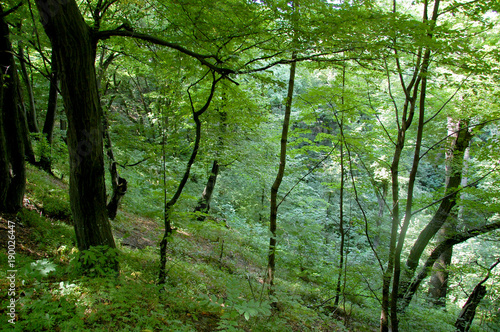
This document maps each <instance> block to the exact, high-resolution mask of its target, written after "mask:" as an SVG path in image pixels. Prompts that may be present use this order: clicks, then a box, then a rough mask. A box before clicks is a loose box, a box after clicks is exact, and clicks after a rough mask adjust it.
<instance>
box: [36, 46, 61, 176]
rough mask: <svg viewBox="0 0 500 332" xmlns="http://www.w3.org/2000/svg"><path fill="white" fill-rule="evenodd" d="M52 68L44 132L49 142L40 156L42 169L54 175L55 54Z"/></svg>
mask: <svg viewBox="0 0 500 332" xmlns="http://www.w3.org/2000/svg"><path fill="white" fill-rule="evenodd" d="M51 66H52V68H51V73H50V86H49V100H48V103H47V115H46V116H45V122H44V124H43V130H42V133H43V136H44V137H45V139H46V141H47V147H46V149H43V150H42V155H41V156H40V161H39V165H40V167H41V168H42V169H43V170H45V171H46V172H47V173H50V174H52V141H53V136H54V135H53V132H54V123H55V120H56V112H57V61H56V58H55V56H54V53H52V61H51Z"/></svg>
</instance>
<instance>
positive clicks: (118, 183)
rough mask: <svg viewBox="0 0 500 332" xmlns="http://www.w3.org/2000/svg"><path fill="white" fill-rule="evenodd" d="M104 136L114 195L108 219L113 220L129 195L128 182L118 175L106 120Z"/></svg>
mask: <svg viewBox="0 0 500 332" xmlns="http://www.w3.org/2000/svg"><path fill="white" fill-rule="evenodd" d="M104 136H105V140H106V141H105V146H106V153H107V155H108V158H109V174H110V176H111V186H112V190H113V194H112V195H111V199H110V201H109V203H108V205H107V206H106V208H107V210H108V217H109V218H110V219H111V220H114V219H115V218H116V213H117V211H118V206H119V205H120V201H121V200H122V198H123V196H125V194H126V193H127V180H125V179H124V178H122V177H120V175H119V174H118V169H117V168H116V165H117V163H116V160H115V156H114V154H113V147H112V145H111V137H110V136H109V128H108V120H107V119H105V123H104Z"/></svg>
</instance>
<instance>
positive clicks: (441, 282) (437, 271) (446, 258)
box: [429, 247, 453, 308]
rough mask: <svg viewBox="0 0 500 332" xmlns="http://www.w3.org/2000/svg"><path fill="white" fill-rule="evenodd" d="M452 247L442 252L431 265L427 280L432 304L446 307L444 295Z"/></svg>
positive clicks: (446, 288)
mask: <svg viewBox="0 0 500 332" xmlns="http://www.w3.org/2000/svg"><path fill="white" fill-rule="evenodd" d="M452 256H453V247H450V248H449V249H448V250H446V251H445V252H443V253H442V254H441V255H440V256H439V257H438V259H437V260H436V262H435V263H434V266H433V267H432V271H433V273H432V276H431V279H430V281H429V297H430V298H431V299H432V302H433V303H434V305H436V306H439V307H443V308H445V307H446V295H447V293H448V276H449V271H448V266H449V265H450V264H451V258H452Z"/></svg>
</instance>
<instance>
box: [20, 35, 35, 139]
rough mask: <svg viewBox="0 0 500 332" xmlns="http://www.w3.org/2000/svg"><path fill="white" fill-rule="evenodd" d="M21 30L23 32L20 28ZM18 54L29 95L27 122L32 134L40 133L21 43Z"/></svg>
mask: <svg viewBox="0 0 500 332" xmlns="http://www.w3.org/2000/svg"><path fill="white" fill-rule="evenodd" d="M19 30H21V29H20V26H19ZM18 54H19V58H20V60H19V64H20V67H21V75H22V77H23V81H24V85H25V86H26V93H27V95H28V107H27V109H26V121H27V123H28V129H29V131H30V133H39V132H40V129H38V122H37V120H36V105H35V96H34V95H33V87H32V86H31V81H30V78H29V75H28V71H27V70H26V63H25V59H24V48H23V45H22V43H21V42H19V45H18Z"/></svg>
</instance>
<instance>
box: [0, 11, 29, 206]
mask: <svg viewBox="0 0 500 332" xmlns="http://www.w3.org/2000/svg"><path fill="white" fill-rule="evenodd" d="M0 70H1V82H0V84H1V87H0V89H1V93H0V95H1V108H0V118H1V119H0V148H1V149H0V212H14V211H16V210H19V209H20V208H22V206H23V198H24V190H25V186H26V169H25V162H24V158H25V150H24V146H25V142H24V135H23V134H24V132H23V126H22V121H23V117H22V114H21V112H22V107H21V101H20V100H19V78H18V76H17V70H16V63H15V60H14V56H13V50H12V45H11V43H10V39H9V27H8V25H7V22H6V21H5V15H4V11H3V8H2V5H1V4H0Z"/></svg>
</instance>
